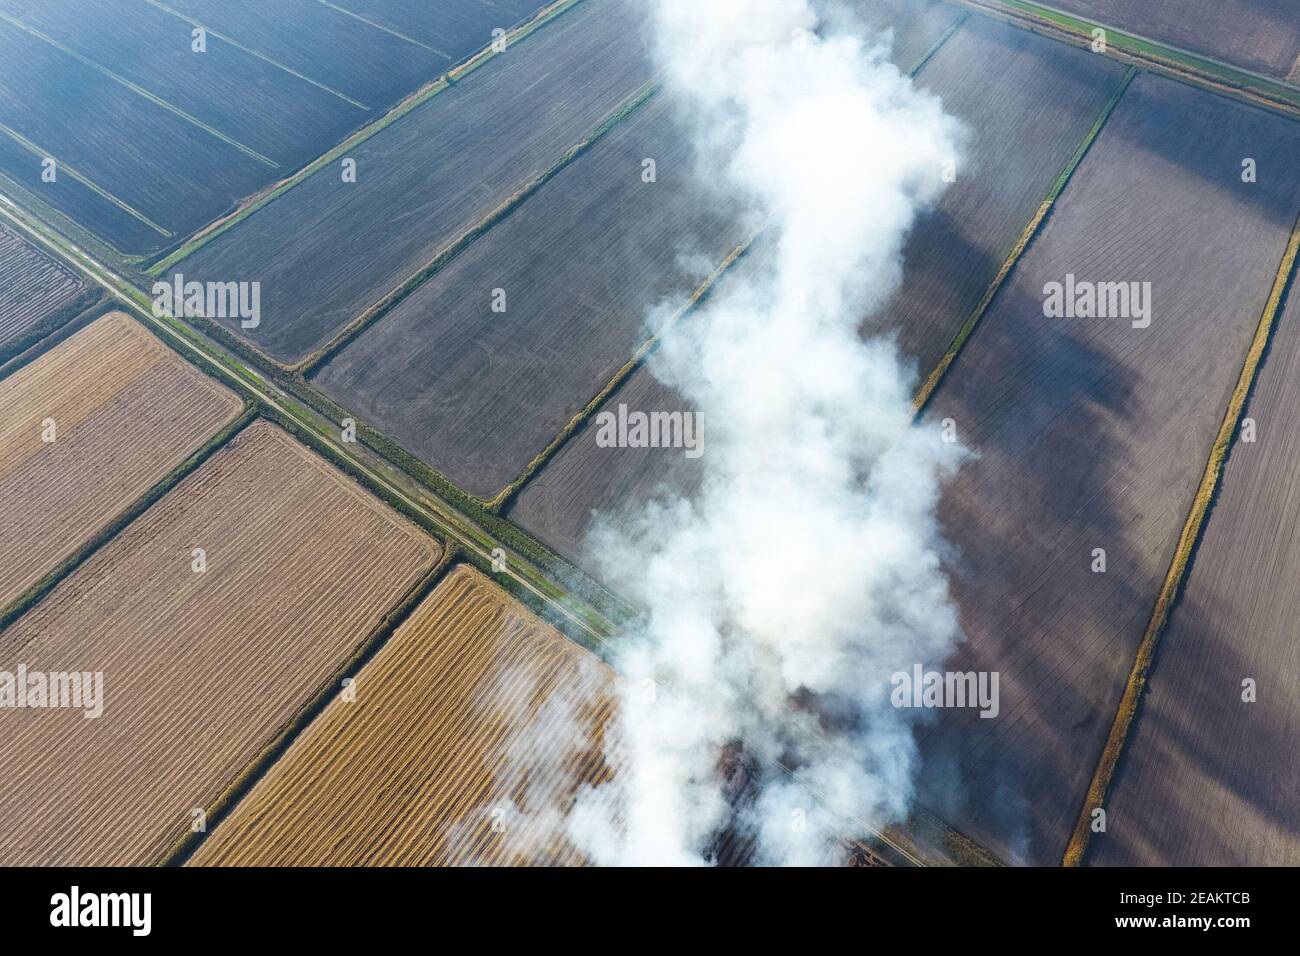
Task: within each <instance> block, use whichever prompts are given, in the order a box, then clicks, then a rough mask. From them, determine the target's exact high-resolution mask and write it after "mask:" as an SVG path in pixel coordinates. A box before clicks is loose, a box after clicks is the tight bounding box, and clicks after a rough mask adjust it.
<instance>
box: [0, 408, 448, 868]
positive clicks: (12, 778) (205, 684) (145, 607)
mask: <svg viewBox="0 0 1300 956" xmlns="http://www.w3.org/2000/svg"><path fill="white" fill-rule="evenodd" d="M196 548H201V549H203V550H204V551H205V552H206V555H205V560H206V570H203V572H202V573H197V572H196V569H195V562H196V561H198V560H199V558H198V556H192V555H194V549H196ZM438 555H439V548H438V545H437V544H436V543H435V542H433V541H432V540H431V539H429V538H428V537H426V536H425V535H424V534H423V533H422V532H420V531H419V530H418V529H417V528H416V527H415V526H414V525H411V524H409V523H408V522H407V521H405V520H404V519H402V518H399V517H398V516H397V515H395V514H394V513H393V512H391V511H390V510H389V509H388V508H387V507H386V506H385V505H383V504H381V503H380V502H379V501H377V500H375V499H373V498H372V497H370V495H369V494H367V493H366V492H365V491H364V490H363V489H362V488H360V487H359V486H358V485H356V484H354V483H353V482H352V481H351V480H350V479H348V478H345V477H344V476H343V475H341V474H340V473H338V472H337V471H335V470H334V469H333V468H332V467H331V466H330V465H328V464H326V463H325V462H324V461H322V460H321V459H320V458H318V457H317V456H316V455H315V454H313V453H312V452H310V451H308V450H307V449H306V448H304V447H302V446H301V445H299V444H298V443H296V442H295V441H294V440H293V439H291V438H290V437H289V436H287V435H286V434H285V433H283V432H282V431H280V430H279V429H277V428H276V427H274V426H272V425H270V424H268V423H266V422H264V421H258V422H255V423H254V424H253V425H251V426H249V427H248V428H247V429H245V430H244V431H242V432H240V433H239V435H237V436H236V437H235V438H234V439H233V440H232V441H231V442H230V443H229V444H228V445H226V446H225V447H224V448H223V449H222V450H221V451H219V452H217V453H216V454H215V455H214V456H213V457H212V458H210V459H209V460H208V461H207V462H206V463H204V465H203V466H202V467H201V468H199V469H198V470H197V471H196V472H194V473H193V474H191V475H190V476H189V477H187V478H186V479H185V480H184V481H183V482H181V483H180V484H179V485H177V486H176V487H175V488H174V489H172V490H171V491H170V492H168V493H167V494H166V495H165V496H164V497H163V498H162V499H160V500H159V501H158V502H157V503H156V504H155V505H154V506H153V507H151V508H150V509H149V510H148V511H146V512H145V513H144V514H143V515H142V516H141V517H139V518H138V519H137V520H136V521H134V522H132V523H131V524H130V525H129V526H128V527H127V528H126V529H125V530H124V531H122V532H121V534H119V535H118V536H117V537H115V538H114V539H113V540H112V541H111V542H110V543H109V544H107V545H106V546H105V547H103V548H101V549H100V550H99V551H97V552H96V553H95V554H94V555H93V556H92V557H91V558H90V559H89V560H87V561H86V563H85V564H83V565H81V566H80V567H79V568H78V569H77V570H76V571H75V572H74V573H73V574H72V575H70V576H69V577H68V578H66V579H65V580H64V581H63V582H62V583H60V584H59V585H58V587H57V588H55V589H54V590H53V591H52V592H50V594H49V595H47V596H46V597H45V599H44V600H42V601H41V602H40V603H39V604H38V605H36V606H35V607H34V608H33V609H32V610H30V611H29V612H28V613H26V614H25V615H24V616H22V617H21V618H19V619H18V621H17V622H15V623H14V624H13V625H12V626H11V627H9V628H8V629H7V630H5V631H4V632H3V633H0V659H3V660H4V661H5V664H6V667H7V669H9V670H13V667H14V666H15V665H16V664H17V663H18V662H22V663H24V664H25V665H26V667H27V668H28V671H29V672H31V671H41V672H54V671H78V672H91V673H94V672H102V674H103V685H102V686H103V692H102V697H101V703H102V706H103V709H102V714H101V715H100V716H99V717H98V718H97V719H86V717H85V716H84V715H83V713H82V712H81V711H78V710H73V709H69V708H63V709H45V710H41V709H6V710H3V711H0V760H2V761H3V764H4V766H5V768H6V772H5V774H4V775H3V779H0V805H3V806H4V807H5V813H4V814H3V816H0V864H4V865H23V864H28V865H38V864H39V865H57V864H65V865H66V864H77V865H81V866H104V865H147V864H157V863H160V862H162V861H163V860H164V859H165V858H166V857H167V854H168V853H169V852H170V851H171V850H172V849H173V848H174V847H175V846H177V844H178V842H179V841H181V840H182V839H183V838H185V837H187V836H188V834H190V833H191V827H192V824H193V823H194V821H195V820H196V815H195V813H196V811H201V812H202V813H211V812H212V811H213V810H215V809H216V808H217V807H218V806H219V805H220V803H221V801H222V800H223V798H224V797H225V796H226V795H227V794H228V792H229V791H230V789H231V787H232V786H234V785H236V784H237V783H238V782H239V781H240V779H241V777H242V776H243V775H244V774H245V773H247V772H248V771H249V770H250V768H251V767H252V766H253V765H254V763H255V761H257V760H258V759H259V758H260V757H261V755H263V754H264V753H265V752H266V750H267V748H269V747H271V746H272V745H273V744H274V743H275V742H276V740H277V738H278V737H279V736H280V735H281V734H282V733H283V732H284V731H285V730H286V728H287V727H288V726H289V725H290V724H291V722H292V721H293V720H294V719H295V718H296V717H297V716H298V715H299V714H300V713H301V712H302V710H303V708H304V707H305V706H306V705H308V704H309V703H310V702H311V701H312V700H313V699H315V698H316V697H317V696H318V695H320V694H322V693H331V692H332V689H331V686H332V685H331V682H332V681H334V680H336V679H338V678H340V677H341V674H342V672H343V671H344V669H345V668H346V666H347V664H348V662H349V661H350V660H351V659H352V658H354V657H355V656H356V655H357V654H358V652H359V650H360V649H362V648H363V647H364V646H365V645H366V644H367V643H368V641H369V640H370V639H371V637H372V636H373V635H375V634H376V633H377V632H378V631H379V629H380V628H381V627H382V626H383V624H384V621H385V617H386V615H388V614H389V613H390V611H391V610H392V609H393V608H394V607H395V606H396V605H398V604H399V603H400V602H401V601H403V600H404V599H405V598H406V597H407V596H408V595H410V594H412V593H413V591H414V589H415V588H416V587H417V586H418V584H419V582H420V581H421V580H422V579H423V578H425V577H426V576H427V574H428V572H429V571H430V570H431V568H432V567H433V565H434V563H435V562H436V561H437V558H438Z"/></svg>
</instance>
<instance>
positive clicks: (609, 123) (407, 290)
mask: <svg viewBox="0 0 1300 956" xmlns="http://www.w3.org/2000/svg"><path fill="white" fill-rule="evenodd" d="M658 91H659V87H658V85H657V84H656V83H654V82H653V81H652V82H650V83H648V84H646V85H645V86H643V87H642V88H641V89H640V90H638V91H637V92H636V93H634V94H632V96H631V97H630V98H629V99H628V100H627V101H625V102H624V103H623V105H621V106H620V107H619V108H618V109H616V110H615V111H614V112H613V113H611V114H610V115H609V116H607V117H605V119H604V120H602V121H601V122H600V124H599V125H598V126H596V127H595V129H593V130H592V131H591V132H589V133H588V134H587V135H586V136H584V137H583V138H582V140H580V141H579V142H578V143H577V144H575V145H573V146H570V147H569V148H568V150H566V151H565V153H564V155H562V156H561V157H560V158H559V159H558V160H556V161H555V162H554V163H552V164H551V166H550V167H548V168H547V169H546V170H544V171H543V172H542V173H541V174H540V175H538V176H536V177H534V178H533V179H531V180H529V181H528V182H527V183H525V184H524V185H522V186H520V187H519V189H517V190H516V191H515V192H514V193H513V194H511V195H510V196H508V197H507V198H506V199H505V201H504V202H502V203H501V204H500V205H498V206H497V207H496V208H495V209H493V210H492V211H491V212H489V213H487V215H485V216H484V217H483V218H482V219H480V220H479V221H478V222H476V223H474V224H473V225H472V226H470V227H469V228H468V229H466V230H465V231H464V232H462V233H461V234H460V235H458V236H456V237H455V238H454V239H452V240H451V241H450V242H448V243H447V244H446V245H445V246H443V247H442V248H441V249H440V250H438V252H437V253H436V254H435V255H434V256H433V258H432V259H430V260H428V261H427V262H425V264H424V265H422V266H420V267H419V268H418V269H417V270H416V271H415V272H413V273H411V275H409V276H407V277H406V278H405V279H403V280H402V281H401V282H399V283H398V284H397V285H396V286H394V287H393V288H392V289H390V290H389V291H388V292H387V293H385V294H384V296H383V298H381V299H380V300H379V301H377V302H375V303H374V304H373V305H370V306H368V307H367V308H366V309H365V311H363V312H361V313H360V314H359V315H357V316H356V317H355V318H354V319H352V321H350V322H349V323H348V324H347V325H345V326H344V327H343V328H342V329H340V330H339V332H338V333H337V334H336V335H335V336H334V337H333V338H331V339H330V340H329V341H328V342H326V343H325V344H324V345H322V346H321V347H320V348H318V349H316V350H315V351H314V352H312V353H311V354H310V355H308V356H306V357H305V358H302V359H300V360H299V361H297V362H294V363H292V364H289V365H284V364H281V363H280V362H277V361H276V360H275V359H274V358H271V357H270V356H267V361H269V362H271V363H273V364H275V365H277V366H279V367H280V368H282V369H284V370H285V371H286V372H289V373H291V374H297V375H301V376H302V377H303V378H307V377H310V376H311V375H313V374H315V373H316V372H317V371H319V369H320V368H321V366H323V365H325V364H326V363H327V362H329V361H330V360H331V359H333V358H334V357H335V356H337V355H338V354H339V353H340V352H342V351H343V350H344V349H345V348H347V347H348V345H350V344H351V343H352V342H353V340H354V339H356V338H357V336H359V335H360V334H361V333H362V332H364V331H365V330H366V329H368V328H369V327H370V326H371V325H373V324H374V323H375V322H378V321H380V320H381V319H383V318H384V316H386V315H387V314H388V312H389V311H391V310H392V309H393V308H394V307H395V306H397V305H398V304H399V303H400V302H401V301H402V300H403V299H405V298H407V297H408V296H410V295H411V294H412V293H413V292H415V291H416V290H417V289H419V288H420V287H421V286H423V285H424V284H425V283H426V282H428V281H430V280H431V279H432V278H433V277H434V276H436V275H437V274H438V273H439V272H441V271H442V270H443V269H444V268H446V267H447V265H448V263H450V262H451V261H452V260H454V259H455V258H456V257H457V256H459V255H460V254H461V253H462V252H464V251H465V250H466V249H467V248H469V247H470V246H471V245H473V244H474V242H475V241H476V240H478V239H480V238H481V237H483V236H485V235H487V234H488V233H489V232H491V230H492V228H493V227H494V226H495V225H496V224H497V223H499V222H501V221H502V220H504V219H506V218H508V217H509V216H510V214H511V213H513V212H514V211H515V210H516V209H518V208H519V207H520V206H521V205H523V204H524V203H525V202H527V201H528V199H530V198H531V197H532V196H534V195H536V193H537V192H538V190H540V189H541V188H542V187H543V186H545V185H546V184H547V183H549V182H550V181H551V180H552V179H554V178H555V177H556V176H558V175H559V174H560V173H561V172H563V171H564V170H565V169H567V168H568V167H569V166H571V165H572V164H573V163H574V162H576V161H577V160H578V159H579V158H581V157H582V156H583V155H585V154H586V153H587V152H589V151H590V150H591V149H592V147H594V146H595V145H596V144H597V143H599V142H600V141H601V140H602V139H604V138H605V137H606V136H607V135H609V133H611V132H612V131H613V130H614V129H615V128H617V127H618V126H619V124H621V123H623V122H624V121H625V120H626V119H627V118H628V117H630V116H632V115H633V114H634V113H636V112H637V110H639V109H640V108H641V107H642V106H644V105H645V104H646V103H647V102H648V101H649V100H650V99H652V98H653V97H654V96H655V94H656V93H657V92H658Z"/></svg>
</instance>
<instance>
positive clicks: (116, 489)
mask: <svg viewBox="0 0 1300 956" xmlns="http://www.w3.org/2000/svg"><path fill="white" fill-rule="evenodd" d="M241 405H242V403H241V401H240V399H239V397H238V396H236V395H235V394H234V393H233V392H231V391H230V390H229V389H227V388H226V387H225V386H223V385H221V384H219V383H217V382H215V381H213V380H212V379H210V378H207V377H206V376H204V375H202V374H201V373H199V372H198V371H197V370H195V369H194V368H192V367H191V366H190V365H187V364H186V363H185V362H184V361H182V360H181V359H180V358H179V357H178V356H177V355H176V354H175V353H174V352H172V351H171V350H170V349H168V348H167V347H166V346H164V345H163V344H162V343H161V342H159V341H158V340H157V339H156V338H154V336H153V335H151V334H150V333H149V332H148V331H147V330H146V329H145V328H144V327H143V326H141V325H140V324H139V323H137V322H136V321H134V320H133V319H131V318H129V317H128V316H126V315H124V314H123V313H121V312H114V313H111V314H109V315H107V316H104V317H103V318H101V319H99V320H97V321H96V322H94V323H93V324H91V325H89V326H87V327H86V328H84V329H82V330H81V331H80V332H78V333H77V334H76V335H74V336H72V337H71V338H69V339H67V340H66V341H64V342H61V343H60V344H59V345H57V346H56V347H54V348H53V349H51V350H50V351H48V352H46V353H45V354H44V355H41V356H40V357H39V358H37V359H36V360H35V361H33V362H32V363H31V364H29V365H26V366H24V367H23V368H20V369H18V370H17V371H16V372H14V373H13V374H12V375H10V376H9V377H8V378H5V379H3V380H0V538H2V539H3V541H4V547H3V548H0V607H3V606H5V605H7V604H9V603H10V602H11V601H13V600H14V599H15V598H16V597H18V595H20V594H22V593H23V591H25V590H26V589H27V588H29V587H31V586H32V585H33V584H35V583H36V582H37V581H39V580H40V579H41V578H42V577H44V576H45V575H46V574H48V573H49V572H50V571H52V570H54V569H55V568H56V567H57V566H58V565H59V563H60V562H61V561H63V560H65V559H66V558H68V557H70V556H71V555H72V554H73V553H74V552H76V551H77V549H78V548H80V547H81V546H82V545H83V544H85V543H86V542H87V541H88V540H90V538H92V537H93V536H94V535H95V533H96V532H98V531H100V530H101V529H103V528H104V527H105V526H106V525H107V524H109V523H110V522H111V521H112V520H113V518H115V517H117V516H118V515H120V514H121V513H122V512H123V511H125V510H126V509H127V508H128V507H129V506H130V505H131V504H132V503H133V502H134V501H136V500H137V499H138V498H140V496H141V495H143V494H144V493H145V492H146V491H148V490H149V488H150V487H152V486H153V485H154V484H155V483H156V482H158V481H159V479H161V478H163V477H164V476H165V475H166V474H167V473H168V472H169V471H170V470H171V469H172V468H174V467H176V466H177V465H179V464H180V463H181V462H183V461H185V459H186V458H187V457H188V456H189V455H191V454H192V453H193V452H195V451H197V450H198V449H199V448H200V447H202V446H203V444H204V442H205V441H207V440H208V439H209V438H211V437H212V436H213V435H215V434H216V433H217V432H218V431H220V430H221V427H222V426H223V425H225V424H226V423H227V422H229V421H231V420H232V419H234V418H235V416H237V415H238V414H239V411H240V408H241Z"/></svg>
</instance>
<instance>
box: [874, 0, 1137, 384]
mask: <svg viewBox="0 0 1300 956" xmlns="http://www.w3.org/2000/svg"><path fill="white" fill-rule="evenodd" d="M1123 72H1124V71H1123V70H1122V69H1121V68H1120V67H1119V65H1118V64H1116V63H1115V62H1114V61H1112V60H1108V59H1106V58H1104V57H1099V56H1094V55H1093V54H1091V53H1087V52H1084V51H1082V50H1076V49H1074V48H1072V47H1067V46H1065V45H1063V44H1060V43H1055V42H1053V41H1051V40H1047V39H1044V38H1043V37H1039V36H1036V35H1034V34H1032V33H1029V32H1027V31H1024V30H1020V29H1017V28H1015V27H1010V26H1006V25H1005V24H1001V23H997V22H994V21H991V20H988V19H986V18H984V17H981V16H972V17H970V18H968V19H967V20H966V22H965V23H964V24H963V25H962V27H961V29H960V30H958V31H957V32H956V33H955V34H954V35H953V36H952V38H951V39H949V40H948V42H947V43H945V44H944V45H943V47H942V48H941V49H940V50H939V51H938V52H937V53H936V54H935V55H934V56H933V57H932V58H931V59H930V61H929V62H928V63H926V65H925V68H924V69H922V70H921V72H920V74H919V76H918V77H917V80H918V82H919V83H920V85H921V86H922V87H923V88H925V89H927V90H929V91H931V92H933V93H935V94H936V95H938V96H939V97H940V98H941V99H942V100H943V105H944V109H945V110H947V111H948V112H949V113H951V114H952V115H954V116H956V117H957V118H958V119H960V120H962V121H963V122H964V123H965V124H966V126H967V129H968V130H969V131H970V133H971V136H972V138H971V140H970V143H969V145H968V147H967V155H966V156H965V157H964V159H963V160H962V161H961V162H960V163H959V164H958V166H957V178H956V182H955V183H953V184H952V186H951V187H950V188H949V189H948V191H947V192H946V193H945V194H944V196H943V198H942V199H941V200H940V201H939V204H938V206H937V207H936V208H935V209H934V210H933V211H931V212H929V213H928V214H926V215H925V216H923V217H922V218H921V220H920V221H919V222H918V223H917V224H916V226H915V227H914V229H913V231H912V235H911V237H910V238H909V239H908V244H907V252H906V255H905V259H904V264H903V286H902V288H901V289H900V290H899V291H898V294H897V295H896V296H895V298H894V301H893V303H892V305H891V306H890V307H889V308H887V309H886V310H885V312H884V315H883V317H882V320H881V321H880V322H878V323H872V324H871V325H872V327H873V328H878V329H882V330H884V331H889V332H894V333H896V334H897V336H898V341H899V345H900V347H901V348H902V350H903V354H904V355H905V356H906V357H907V358H908V359H911V360H914V361H915V362H916V364H917V371H918V374H919V376H920V378H922V379H924V378H925V377H926V376H927V375H929V374H930V372H931V370H932V369H933V368H934V367H935V365H936V364H937V363H938V361H939V359H940V357H941V356H942V355H943V353H944V352H945V351H946V350H947V348H948V346H949V344H950V343H951V342H952V340H953V337H954V336H956V334H957V331H958V330H959V329H960V328H961V326H962V323H964V322H965V321H966V320H967V319H968V318H970V315H971V313H972V312H973V311H974V310H975V307H976V306H977V305H978V304H979V301H980V299H981V298H982V297H983V295H984V293H985V292H986V291H987V290H988V287H989V283H990V282H992V280H993V278H994V276H996V275H997V273H998V269H999V267H1001V265H1002V263H1003V261H1004V260H1005V259H1006V257H1007V254H1008V253H1009V252H1010V251H1011V249H1012V247H1013V246H1014V245H1015V244H1016V240H1017V239H1019V238H1020V234H1021V233H1022V232H1023V231H1024V229H1025V226H1026V225H1027V224H1028V223H1029V221H1030V219H1031V218H1032V217H1033V215H1034V213H1035V212H1036V211H1037V209H1038V206H1039V204H1040V203H1042V202H1043V200H1045V199H1046V198H1047V196H1048V193H1049V192H1051V190H1052V187H1053V185H1054V184H1055V183H1056V181H1057V179H1058V177H1060V176H1061V174H1062V172H1063V171H1064V170H1065V169H1066V167H1067V165H1068V164H1069V162H1070V160H1071V158H1072V157H1073V156H1074V154H1075V152H1076V151H1077V150H1078V149H1079V147H1080V145H1081V144H1082V143H1083V142H1084V139H1085V137H1086V136H1087V135H1088V133H1089V132H1090V131H1091V130H1092V127H1093V125H1094V124H1095V123H1096V122H1097V120H1098V118H1099V117H1100V116H1101V114H1102V110H1103V109H1104V107H1105V105H1106V103H1107V101H1108V100H1109V99H1110V98H1111V96H1112V94H1113V93H1114V92H1115V90H1116V88H1117V86H1118V84H1119V82H1120V81H1121V79H1122V77H1123Z"/></svg>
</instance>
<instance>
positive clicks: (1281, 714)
mask: <svg viewBox="0 0 1300 956" xmlns="http://www.w3.org/2000/svg"><path fill="white" fill-rule="evenodd" d="M1214 618H1215V616H1214V614H1213V611H1212V609H1211V608H1208V607H1206V606H1204V605H1202V604H1201V603H1200V602H1199V601H1198V600H1196V599H1189V598H1188V597H1187V596H1186V595H1184V597H1183V599H1182V600H1180V602H1179V603H1178V605H1177V606H1176V607H1175V608H1174V611H1173V616H1172V617H1171V620H1170V625H1169V628H1168V630H1167V631H1166V633H1165V635H1164V636H1163V638H1162V639H1161V642H1160V644H1159V646H1158V648H1157V651H1156V655H1155V659H1154V663H1153V666H1152V670H1151V676H1150V678H1149V680H1148V683H1147V688H1146V691H1145V694H1144V697H1143V701H1142V704H1141V707H1140V708H1139V711H1138V714H1137V718H1136V721H1135V723H1134V725H1133V728H1132V729H1131V730H1130V735H1129V742H1128V746H1127V747H1126V748H1125V750H1124V753H1123V755H1122V756H1121V758H1120V762H1119V765H1118V767H1117V769H1116V773H1115V777H1114V780H1113V784H1112V787H1111V793H1110V797H1109V800H1108V801H1107V804H1108V805H1107V808H1106V809H1107V818H1106V832H1105V833H1099V834H1094V835H1093V837H1092V840H1091V843H1090V846H1089V853H1088V857H1087V861H1088V862H1089V863H1090V864H1093V865H1102V866H1258V865H1261V864H1267V865H1274V866H1277V865H1291V866H1294V865H1296V864H1297V863H1300V788H1298V787H1297V786H1296V774H1297V767H1298V764H1297V758H1296V749H1295V736H1294V723H1295V721H1294V714H1293V713H1292V711H1293V708H1290V707H1288V704H1287V701H1286V698H1287V693H1288V690H1287V688H1286V686H1285V685H1286V681H1285V680H1281V679H1276V678H1278V677H1280V676H1281V675H1278V674H1276V673H1269V672H1265V671H1261V665H1260V660H1259V659H1255V660H1251V659H1250V658H1249V657H1248V655H1246V654H1244V653H1242V652H1241V651H1240V650H1239V649H1238V648H1236V647H1235V646H1233V638H1234V635H1233V634H1231V633H1222V632H1217V631H1215V630H1214V629H1213V628H1212V627H1211V626H1210V625H1209V622H1210V621H1213V620H1214ZM1179 665H1181V666H1179ZM1244 677H1254V678H1256V679H1257V681H1258V684H1259V688H1260V693H1259V696H1258V699H1257V700H1256V702H1254V703H1249V704H1248V703H1245V702H1243V701H1242V686H1241V681H1242V679H1243V678H1244ZM1292 686H1293V685H1292ZM1288 761H1289V763H1288Z"/></svg>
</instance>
